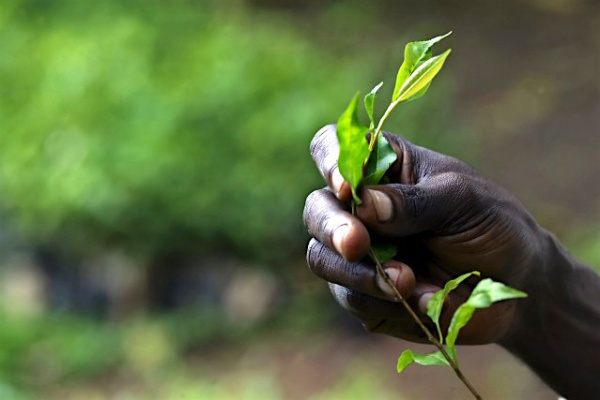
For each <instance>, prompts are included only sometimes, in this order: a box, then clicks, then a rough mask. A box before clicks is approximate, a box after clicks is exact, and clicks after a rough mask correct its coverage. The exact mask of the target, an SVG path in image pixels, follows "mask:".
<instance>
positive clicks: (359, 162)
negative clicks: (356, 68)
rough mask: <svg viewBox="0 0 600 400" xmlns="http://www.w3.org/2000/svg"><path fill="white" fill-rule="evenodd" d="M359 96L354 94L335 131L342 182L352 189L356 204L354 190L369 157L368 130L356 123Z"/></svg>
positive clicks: (356, 197) (358, 201) (358, 200)
mask: <svg viewBox="0 0 600 400" xmlns="http://www.w3.org/2000/svg"><path fill="white" fill-rule="evenodd" d="M359 96H360V93H356V95H355V96H354V98H353V99H352V101H351V102H350V105H349V106H348V108H347V109H346V111H344V113H343V114H342V115H341V116H340V118H339V119H338V122H337V129H336V132H337V138H338V142H339V144H340V155H339V158H338V167H339V169H340V173H341V174H342V176H343V177H344V180H345V181H346V182H348V184H350V187H351V188H352V196H353V197H354V201H355V202H356V204H361V201H360V199H359V198H358V195H357V194H356V190H357V189H358V186H359V185H360V182H361V180H362V176H363V164H364V162H365V160H366V159H367V157H368V155H369V145H368V144H367V139H366V135H367V132H368V129H367V127H365V126H363V125H361V124H360V122H359V121H358V108H357V106H358V99H359Z"/></svg>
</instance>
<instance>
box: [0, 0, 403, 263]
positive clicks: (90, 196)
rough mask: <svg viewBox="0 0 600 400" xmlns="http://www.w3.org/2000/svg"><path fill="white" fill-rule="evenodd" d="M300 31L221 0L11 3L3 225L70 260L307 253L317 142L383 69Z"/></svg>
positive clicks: (4, 14) (4, 77)
mask: <svg viewBox="0 0 600 400" xmlns="http://www.w3.org/2000/svg"><path fill="white" fill-rule="evenodd" d="M359 9H360V8H359ZM339 11H340V12H339V13H338V15H339V17H338V28H340V29H339V32H343V24H341V23H340V22H341V21H346V19H347V17H348V15H349V14H348V10H343V12H342V10H341V9H340V10H339ZM330 17H331V16H330ZM290 21H291V19H290V16H287V17H286V16H284V15H279V18H275V17H274V15H272V14H269V13H258V12H256V11H254V12H253V13H249V12H247V10H246V9H245V8H244V7H241V6H237V7H235V8H233V7H227V6H226V5H220V3H218V2H214V1H213V2H211V1H198V2H179V3H175V4H172V5H169V7H168V13H165V6H164V4H163V3H162V2H159V1H150V2H144V7H139V6H137V5H135V4H132V5H125V4H122V3H121V2H119V1H116V0H104V1H99V2H96V3H94V6H90V5H89V4H86V5H83V3H78V4H73V3H72V2H68V1H55V2H44V1H25V0H20V1H14V2H10V3H4V4H2V5H0V33H1V34H2V36H3V38H4V42H5V46H4V48H3V51H2V53H1V54H0V87H2V97H1V98H0V124H1V126H2V128H3V131H4V132H5V134H4V135H2V137H1V138H0V141H1V142H0V190H1V192H2V198H1V199H0V207H1V209H2V211H3V213H4V216H5V219H6V220H8V221H9V222H10V224H11V226H13V227H15V230H16V232H17V233H18V235H20V237H22V238H23V239H24V240H25V241H26V242H28V243H37V245H38V246H45V247H48V246H49V247H52V248H55V249H59V250H60V251H63V252H67V253H75V254H89V253H90V252H94V251H96V250H98V249H102V248H103V247H104V246H109V247H118V248H123V249H125V250H126V251H129V252H134V253H136V254H138V255H140V256H143V257H153V256H154V255H156V254H163V253H166V254H167V255H168V254H172V253H174V252H175V253H177V252H185V253H189V252H193V253H196V254H197V253H201V254H202V253H204V254H206V253H219V252H229V253H231V252H233V253H237V254H238V255H240V256H243V257H244V258H249V259H251V260H270V261H273V260H283V259H285V258H286V257H287V256H289V254H290V251H292V252H294V254H296V255H301V254H302V251H303V249H302V247H303V246H300V245H299V243H298V239H299V238H302V237H303V235H304V233H303V229H302V226H301V218H300V212H301V209H302V203H303V201H304V200H303V199H304V197H305V195H306V194H307V193H308V192H309V191H310V189H311V188H314V187H316V186H318V185H320V179H319V177H318V176H317V174H316V172H315V170H314V168H313V166H312V164H311V161H310V158H309V157H308V154H307V149H308V143H309V141H310V139H311V136H312V134H313V133H314V132H315V130H316V129H317V128H319V127H320V126H321V125H323V124H324V123H326V122H329V121H331V120H332V119H335V117H336V116H337V113H338V112H339V110H340V109H342V106H343V105H344V104H345V103H346V102H347V99H348V98H350V96H351V94H352V92H351V90H352V89H353V88H355V87H364V88H365V90H367V89H368V88H369V87H370V86H371V85H373V84H374V83H376V82H377V79H380V78H381V76H375V75H376V74H378V73H379V70H380V65H378V62H377V61H374V60H377V59H378V58H381V57H377V56H376V54H377V51H376V50H377V49H376V48H375V47H373V46H366V45H362V47H360V50H361V54H356V53H354V51H356V50H358V49H359V47H358V46H356V47H354V50H353V51H348V50H345V51H340V50H338V51H335V50H331V49H330V48H327V47H323V46H319V45H318V44H316V43H313V42H311V41H310V40H308V39H307V37H306V35H302V34H300V33H298V31H297V30H298V27H294V24H290ZM332 22H335V18H333V19H332ZM371 22H372V23H374V22H375V20H374V19H373V21H371ZM346 27H347V28H348V30H354V31H356V30H355V28H354V27H353V26H352V24H349V25H346ZM358 33H359V32H355V34H358ZM382 43H384V42H382ZM388 43H389V42H388ZM399 56H400V55H398V57H399ZM388 67H389V66H388ZM387 69H389V68H387ZM390 72H393V71H390ZM343 88H352V89H348V90H344V89H343Z"/></svg>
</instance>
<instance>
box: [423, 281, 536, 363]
mask: <svg viewBox="0 0 600 400" xmlns="http://www.w3.org/2000/svg"><path fill="white" fill-rule="evenodd" d="M523 297H527V293H525V292H522V291H520V290H517V289H513V288H511V287H509V286H506V285H505V284H503V283H500V282H495V281H494V280H492V279H490V278H486V279H482V280H481V281H480V282H479V283H478V284H477V286H475V289H473V292H471V295H470V296H469V298H468V299H467V301H466V302H465V303H464V304H463V305H461V306H460V307H458V309H457V310H456V311H455V313H454V315H453V316H452V321H450V327H449V328H448V334H447V335H446V344H447V345H448V352H449V353H450V355H451V356H452V358H454V360H456V352H455V349H454V346H455V344H456V339H457V338H458V334H459V332H460V330H461V329H462V328H463V327H464V326H465V325H466V324H467V323H468V322H469V320H470V319H471V317H472V316H473V313H474V312H475V310H477V309H482V308H487V307H489V306H491V305H492V304H494V303H497V302H499V301H503V300H509V299H517V298H523ZM428 305H429V304H428ZM428 313H429V309H428Z"/></svg>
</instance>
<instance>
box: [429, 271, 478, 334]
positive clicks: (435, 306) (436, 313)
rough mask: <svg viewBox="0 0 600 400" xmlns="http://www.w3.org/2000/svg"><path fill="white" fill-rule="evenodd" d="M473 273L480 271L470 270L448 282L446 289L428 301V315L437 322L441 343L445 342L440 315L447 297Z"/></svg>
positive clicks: (439, 291) (476, 273) (436, 293)
mask: <svg viewBox="0 0 600 400" xmlns="http://www.w3.org/2000/svg"><path fill="white" fill-rule="evenodd" d="M472 275H476V276H479V275H480V274H479V271H473V272H468V273H466V274H463V275H461V276H459V277H458V278H455V279H452V280H450V281H448V282H446V285H445V286H444V289H442V290H438V291H437V292H435V294H434V295H433V297H432V298H431V300H429V302H428V303H427V315H429V318H431V320H432V321H433V322H434V323H435V326H436V327H437V331H438V335H439V337H440V342H441V343H444V338H443V336H442V329H441V327H440V315H441V314H442V308H443V306H444V300H446V297H448V294H449V293H450V292H451V291H453V290H454V289H456V288H457V287H458V285H460V284H461V283H462V282H463V281H464V280H465V279H467V278H469V277H470V276H472Z"/></svg>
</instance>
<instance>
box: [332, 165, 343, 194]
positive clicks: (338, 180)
mask: <svg viewBox="0 0 600 400" xmlns="http://www.w3.org/2000/svg"><path fill="white" fill-rule="evenodd" d="M343 184H344V177H343V176H342V174H341V173H340V170H339V168H338V167H335V168H334V170H333V172H332V173H331V186H332V187H333V190H335V192H336V193H339V192H340V190H341V189H342V185H343Z"/></svg>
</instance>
